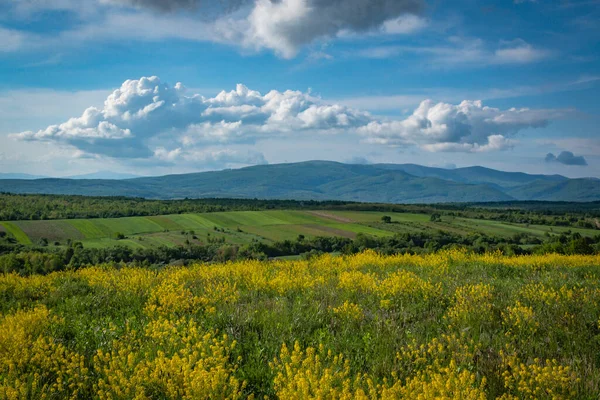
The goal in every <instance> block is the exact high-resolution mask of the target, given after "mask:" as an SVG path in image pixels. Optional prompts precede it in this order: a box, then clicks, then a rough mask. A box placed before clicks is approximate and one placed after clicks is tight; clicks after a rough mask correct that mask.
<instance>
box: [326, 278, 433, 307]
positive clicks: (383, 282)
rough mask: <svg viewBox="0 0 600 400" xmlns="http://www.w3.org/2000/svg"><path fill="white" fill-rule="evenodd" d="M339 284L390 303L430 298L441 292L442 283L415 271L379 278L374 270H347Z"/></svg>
mask: <svg viewBox="0 0 600 400" xmlns="http://www.w3.org/2000/svg"><path fill="white" fill-rule="evenodd" d="M338 286H339V287H340V288H341V289H344V290H347V291H349V292H352V293H373V294H375V295H377V296H378V297H379V298H380V300H381V301H382V303H381V304H382V305H390V304H391V303H393V300H398V299H407V298H410V299H412V300H413V301H414V300H429V299H431V298H435V297H436V296H438V295H439V294H440V293H441V285H440V284H437V285H433V284H432V283H431V282H429V281H426V280H424V279H421V278H419V277H418V276H417V275H416V274H415V273H413V272H410V271H406V270H399V271H396V272H393V273H391V274H390V275H388V276H387V277H384V278H379V277H378V275H377V274H375V273H373V272H360V271H347V272H342V273H341V274H340V276H339V283H338Z"/></svg>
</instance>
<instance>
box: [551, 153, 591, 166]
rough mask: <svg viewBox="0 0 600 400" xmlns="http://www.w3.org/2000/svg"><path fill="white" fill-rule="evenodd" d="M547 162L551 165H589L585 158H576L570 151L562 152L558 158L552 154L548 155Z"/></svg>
mask: <svg viewBox="0 0 600 400" xmlns="http://www.w3.org/2000/svg"><path fill="white" fill-rule="evenodd" d="M545 161H546V162H549V163H555V162H556V163H560V164H564V165H579V166H586V165H588V163H587V161H586V159H585V157H584V156H576V155H575V154H573V153H572V152H570V151H562V152H560V154H559V155H558V156H555V155H554V154H552V153H548V154H546V158H545Z"/></svg>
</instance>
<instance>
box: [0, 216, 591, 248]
mask: <svg viewBox="0 0 600 400" xmlns="http://www.w3.org/2000/svg"><path fill="white" fill-rule="evenodd" d="M384 215H390V216H391V217H392V223H391V224H386V223H383V222H382V221H381V217H382V216H384ZM0 229H3V230H5V231H7V232H9V233H10V234H11V235H12V236H13V237H14V238H15V239H16V240H17V241H18V242H19V243H21V244H32V243H37V242H38V241H39V240H41V239H47V240H48V242H49V243H50V245H54V243H58V245H59V246H64V245H65V243H66V241H67V240H69V239H70V240H71V241H80V242H82V243H83V245H84V246H85V247H90V248H102V247H110V246H114V245H116V244H120V245H126V246H129V247H132V248H151V247H156V246H179V245H184V243H186V241H189V242H192V243H197V244H202V243H206V242H208V241H210V240H223V241H224V242H225V243H230V244H247V243H251V242H252V241H256V240H258V241H265V242H273V241H278V240H286V239H289V240H294V239H296V238H297V237H298V235H304V236H305V237H318V236H341V237H347V238H354V237H356V235H357V234H359V233H363V234H367V235H372V236H377V237H384V236H393V235H394V234H396V233H407V232H410V233H414V232H432V231H437V230H443V231H446V232H451V233H455V234H459V235H468V234H471V233H482V234H486V235H491V236H498V237H510V236H512V235H515V234H528V235H531V236H535V237H539V238H543V237H544V235H545V234H546V233H550V232H552V233H560V232H566V231H569V230H570V231H571V232H579V233H580V234H581V235H582V236H593V235H596V234H597V232H598V231H597V230H594V229H585V228H574V227H557V226H554V227H553V226H549V225H526V224H517V223H508V222H502V221H493V220H485V219H473V218H464V217H452V216H444V217H443V218H442V219H441V221H435V222H434V221H430V215H429V214H417V213H383V212H372V211H299V210H273V211H226V212H212V213H200V214H172V215H159V216H148V217H123V218H90V219H64V220H34V221H10V222H0ZM190 232H193V234H190ZM117 234H122V235H124V236H125V238H124V239H123V238H121V239H117V238H116V235H117Z"/></svg>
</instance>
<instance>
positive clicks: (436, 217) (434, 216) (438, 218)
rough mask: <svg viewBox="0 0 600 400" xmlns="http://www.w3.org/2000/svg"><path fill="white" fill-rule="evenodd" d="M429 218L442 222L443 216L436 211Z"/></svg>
mask: <svg viewBox="0 0 600 400" xmlns="http://www.w3.org/2000/svg"><path fill="white" fill-rule="evenodd" d="M429 220H430V221H431V222H442V216H441V215H440V214H438V213H434V214H431V217H430V218H429Z"/></svg>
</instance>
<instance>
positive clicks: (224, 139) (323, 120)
mask: <svg viewBox="0 0 600 400" xmlns="http://www.w3.org/2000/svg"><path fill="white" fill-rule="evenodd" d="M370 120H371V116H370V115H369V114H368V113H366V112H361V111H357V110H354V109H351V108H349V107H345V106H341V105H331V104H323V102H322V101H321V99H319V98H316V97H313V96H311V95H310V94H308V93H303V92H299V91H291V90H287V91H285V92H279V91H276V90H272V91H270V92H269V93H267V94H265V95H262V94H261V93H260V92H258V91H254V90H250V89H248V88H247V87H245V86H244V85H241V84H240V85H237V87H236V89H235V90H232V91H230V92H225V91H223V92H221V93H219V94H218V95H216V96H215V97H211V98H205V97H203V96H200V95H197V94H194V95H187V94H186V89H185V87H184V86H183V85H182V84H180V83H178V84H176V85H175V86H173V87H171V86H169V85H167V84H165V83H163V82H161V80H160V79H159V78H158V77H149V78H141V79H139V80H128V81H125V82H124V83H123V85H122V86H121V87H120V88H119V89H117V90H115V91H114V92H113V93H111V94H110V95H109V96H108V98H107V99H106V101H105V102H104V106H103V107H102V108H101V109H100V108H96V107H90V108H88V109H86V110H85V111H84V112H83V114H82V115H81V116H80V117H76V118H71V119H69V120H68V121H66V122H64V123H62V124H58V125H51V126H48V127H47V128H45V129H42V130H39V131H37V132H33V131H26V132H21V133H17V134H14V135H13V137H14V138H16V139H19V140H25V141H53V142H58V143H63V144H67V145H71V146H74V147H75V148H78V149H79V150H82V151H84V152H86V153H93V154H100V155H105V156H110V157H126V158H148V157H153V156H156V155H157V154H155V152H154V151H153V149H155V148H157V147H159V144H160V143H161V142H162V141H168V142H178V143H180V144H181V145H182V146H187V147H192V146H198V145H203V144H214V143H248V142H253V141H256V140H258V139H261V138H267V137H271V136H274V135H285V134H300V133H302V132H304V131H311V132H319V133H337V132H340V131H342V130H347V129H352V128H354V127H357V126H362V125H364V124H366V123H367V122H368V121H370ZM160 155H161V156H165V155H164V154H163V153H160ZM174 155H175V154H174ZM174 155H172V156H174Z"/></svg>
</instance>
